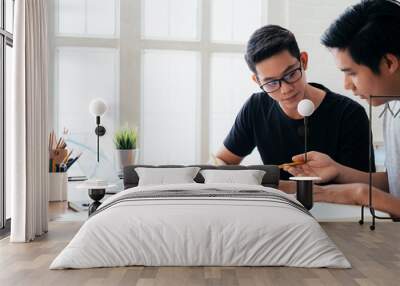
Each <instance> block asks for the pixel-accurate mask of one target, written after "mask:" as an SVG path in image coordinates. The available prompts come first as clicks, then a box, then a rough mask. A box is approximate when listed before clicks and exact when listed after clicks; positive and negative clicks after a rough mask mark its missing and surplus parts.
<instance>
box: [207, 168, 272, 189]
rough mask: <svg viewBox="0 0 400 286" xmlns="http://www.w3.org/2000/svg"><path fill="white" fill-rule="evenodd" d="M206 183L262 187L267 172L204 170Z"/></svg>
mask: <svg viewBox="0 0 400 286" xmlns="http://www.w3.org/2000/svg"><path fill="white" fill-rule="evenodd" d="M200 174H202V176H203V177H204V183H206V184H212V183H230V184H246V185H261V182H262V179H263V177H264V175H265V171H261V170H202V171H201V172H200Z"/></svg>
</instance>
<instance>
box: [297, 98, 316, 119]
mask: <svg viewBox="0 0 400 286" xmlns="http://www.w3.org/2000/svg"><path fill="white" fill-rule="evenodd" d="M314 109H315V106H314V103H313V102H312V101H311V100H309V99H303V100H301V101H300V102H299V104H298V105H297V111H298V112H299V114H300V115H301V116H304V117H306V116H310V115H311V114H313V112H314Z"/></svg>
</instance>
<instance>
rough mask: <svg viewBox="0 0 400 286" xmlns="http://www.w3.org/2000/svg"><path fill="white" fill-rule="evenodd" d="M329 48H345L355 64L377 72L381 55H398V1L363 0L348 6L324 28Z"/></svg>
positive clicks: (399, 54)
mask: <svg viewBox="0 0 400 286" xmlns="http://www.w3.org/2000/svg"><path fill="white" fill-rule="evenodd" d="M321 42H322V44H323V45H324V46H326V47H328V48H338V49H340V50H345V49H348V51H349V54H350V56H351V57H352V58H353V60H354V62H356V63H357V64H361V65H365V66H367V67H369V68H370V69H371V70H372V71H373V72H374V73H375V74H379V73H380V69H379V64H380V62H381V60H382V59H383V57H384V56H385V55H386V54H388V53H391V54H394V55H396V56H397V57H400V4H399V2H396V1H392V0H364V1H361V2H360V3H358V4H356V5H354V6H351V7H349V8H348V9H346V10H345V11H344V13H343V14H342V15H340V16H339V18H338V19H336V20H335V21H334V22H333V23H332V24H331V25H330V27H329V28H328V29H327V30H326V31H325V33H324V34H323V36H322V38H321Z"/></svg>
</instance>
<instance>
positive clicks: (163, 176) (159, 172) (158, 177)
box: [135, 167, 200, 186]
mask: <svg viewBox="0 0 400 286" xmlns="http://www.w3.org/2000/svg"><path fill="white" fill-rule="evenodd" d="M199 170H200V168H199V167H181V168H145V167H138V168H135V171H136V173H137V174H138V176H139V184H138V185H139V186H149V185H168V184H187V183H195V181H193V179H194V178H195V177H196V175H197V173H198V172H199Z"/></svg>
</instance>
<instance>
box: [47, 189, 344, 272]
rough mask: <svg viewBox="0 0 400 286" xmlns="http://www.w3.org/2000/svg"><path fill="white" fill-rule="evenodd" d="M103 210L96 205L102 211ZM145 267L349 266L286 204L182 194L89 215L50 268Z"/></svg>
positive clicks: (310, 220)
mask: <svg viewBox="0 0 400 286" xmlns="http://www.w3.org/2000/svg"><path fill="white" fill-rule="evenodd" d="M205 187H207V188H218V189H221V188H223V189H225V190H231V191H232V190H245V189H251V190H265V191H268V192H273V193H275V194H279V195H282V196H286V197H288V198H290V199H291V200H293V201H295V199H294V198H292V197H291V196H289V195H286V194H285V193H283V192H281V191H279V190H276V189H272V188H266V187H262V186H254V185H253V186H250V185H238V184H235V185H231V184H223V185H221V184H180V185H165V186H152V187H136V188H132V189H129V190H126V191H123V192H121V193H119V194H117V195H114V196H112V197H110V198H108V199H107V200H106V201H105V202H104V203H103V204H102V206H101V207H103V206H104V205H107V204H108V203H110V202H112V201H115V200H116V199H118V198H119V197H121V196H123V195H126V194H128V193H129V192H142V191H150V190H152V191H154V190H160V191H162V190H174V189H179V190H201V189H204V188H205ZM101 207H100V208H101ZM127 265H145V266H189V265H190V266H193V265H199V266H200V265H204V266H206V265H214V266H242V265H243V266H244V265H246V266H294V267H332V268H349V267H351V266H350V263H349V262H348V261H347V259H346V258H345V257H344V255H343V254H342V252H341V251H340V250H339V249H338V248H337V247H336V245H335V244H334V243H333V242H332V241H331V240H330V238H329V237H328V236H327V234H326V233H325V232H324V230H323V229H322V228H321V227H320V225H319V224H318V222H317V221H316V220H315V219H314V218H313V217H311V216H310V215H307V214H306V213H304V212H302V211H300V210H298V209H296V208H294V207H292V206H290V205H288V204H282V203H278V202H273V201H272V202H271V201H265V200H262V199H254V198H252V199H246V198H241V199H237V198H235V199H233V198H229V197H227V198H185V199H177V198H172V199H165V198H164V199H149V200H139V201H125V202H121V203H119V204H115V205H112V206H111V207H109V208H107V209H106V208H105V209H104V210H103V211H102V212H99V213H98V214H96V215H94V216H93V217H91V218H89V219H88V220H87V221H86V222H85V223H84V225H83V226H82V227H81V229H80V230H79V232H78V233H77V234H76V235H75V237H74V238H73V239H72V241H71V242H70V243H69V244H68V245H67V246H66V247H65V249H64V250H63V251H62V252H61V253H60V254H59V255H58V256H57V257H56V259H55V260H54V261H53V262H52V264H51V265H50V269H62V268H90V267H113V266H127Z"/></svg>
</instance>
